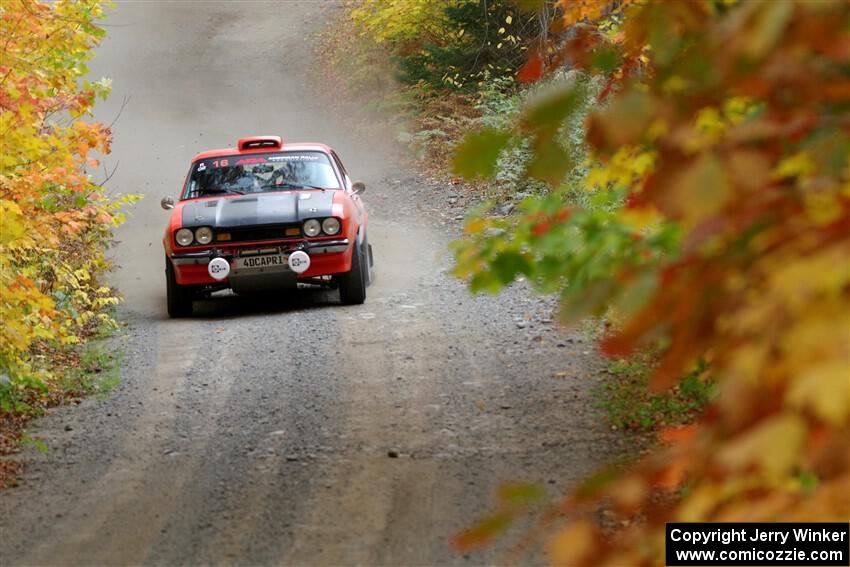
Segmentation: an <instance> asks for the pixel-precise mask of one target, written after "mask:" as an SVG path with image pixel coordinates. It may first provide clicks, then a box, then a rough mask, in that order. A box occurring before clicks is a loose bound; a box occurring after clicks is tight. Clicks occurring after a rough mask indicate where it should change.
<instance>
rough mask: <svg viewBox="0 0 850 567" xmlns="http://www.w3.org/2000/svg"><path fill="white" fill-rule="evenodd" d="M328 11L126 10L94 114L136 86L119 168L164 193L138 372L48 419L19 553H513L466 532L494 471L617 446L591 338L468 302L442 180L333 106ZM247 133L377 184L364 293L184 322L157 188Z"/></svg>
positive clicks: (7, 523)
mask: <svg viewBox="0 0 850 567" xmlns="http://www.w3.org/2000/svg"><path fill="white" fill-rule="evenodd" d="M335 6H336V3H335V2H321V1H292V0H290V1H282V2H223V1H221V2H188V1H186V2H160V1H157V2H153V1H151V2H141V1H139V2H128V3H124V2H119V3H118V5H117V6H116V8H115V9H114V10H113V11H112V13H111V16H110V18H109V20H108V21H107V30H108V33H109V37H108V39H107V40H106V41H105V42H104V44H103V46H102V47H101V48H100V49H99V51H98V55H97V58H96V60H95V61H94V62H93V65H92V75H93V76H94V77H96V78H97V77H99V76H109V77H111V78H112V79H113V81H114V93H113V95H112V98H111V99H110V100H109V101H108V102H106V103H104V104H102V105H100V108H99V115H98V116H97V118H98V119H100V120H102V121H106V122H111V121H112V120H113V119H114V118H115V117H116V115H118V113H119V108H120V106H121V104H122V101H124V100H125V97H126V99H127V100H126V107H125V108H124V110H123V112H121V113H120V117H119V118H118V120H117V122H116V123H115V126H114V128H115V139H114V145H113V150H114V153H113V154H112V155H111V156H110V157H109V158H108V159H107V160H106V166H107V168H109V170H110V171H111V169H112V168H113V167H115V166H116V165H117V169H116V171H115V174H114V175H113V176H112V178H111V179H110V180H109V182H108V186H109V187H110V189H111V190H112V191H115V192H121V193H132V192H141V193H144V194H145V195H146V199H145V200H143V201H142V202H141V203H139V204H138V206H137V207H136V208H135V210H134V212H133V213H132V218H131V219H130V220H129V222H128V223H127V224H126V225H125V226H124V227H123V228H122V229H121V230H120V232H119V234H118V238H119V240H120V242H119V244H118V245H117V247H116V249H115V252H114V256H115V260H116V262H117V263H118V265H119V266H120V269H119V270H118V271H117V272H116V273H115V274H114V275H113V278H112V281H113V282H114V284H116V285H117V286H118V287H119V288H120V290H121V292H122V293H123V294H124V296H125V302H124V303H123V305H122V307H121V308H120V316H121V317H122V318H123V319H124V320H125V321H127V322H128V326H127V329H126V330H124V331H122V333H121V334H120V336H119V337H118V338H117V339H116V340H115V341H114V342H115V344H116V346H117V347H118V348H120V349H121V350H122V351H123V352H124V369H123V372H122V382H121V384H120V385H119V386H118V387H117V388H116V389H115V390H114V391H113V392H112V393H111V394H109V395H108V396H107V397H105V398H103V399H90V400H88V401H86V402H85V403H84V404H83V405H82V406H80V407H68V408H62V409H59V410H57V411H55V412H53V413H52V414H51V415H50V416H48V417H47V418H45V419H43V420H41V421H40V422H39V423H38V424H37V425H35V426H34V428H33V429H32V430H31V431H30V434H31V435H33V436H35V437H39V438H42V439H44V440H45V441H46V442H47V443H48V445H49V447H50V451H49V452H48V453H47V454H45V455H41V454H39V453H38V452H37V451H35V450H33V449H28V450H27V451H26V452H25V453H24V456H23V458H24V460H25V464H26V471H27V472H26V473H25V476H24V478H23V479H22V484H21V486H20V487H18V488H15V489H12V490H7V491H4V492H0V534H2V537H0V565H129V564H140V563H144V564H163V565H174V564H234V563H235V564H282V565H343V564H345V565H348V564H358V565H447V564H487V563H492V562H498V561H499V560H500V558H501V557H502V556H501V555H500V553H501V551H500V550H499V548H498V547H497V548H496V549H493V550H489V551H487V552H484V553H480V554H473V555H470V556H468V557H464V556H461V555H457V554H455V553H454V552H452V550H451V549H450V547H449V545H448V540H449V538H450V537H451V535H452V534H453V533H456V531H457V530H459V529H460V528H462V527H464V526H466V525H468V524H469V523H470V522H471V521H472V520H474V519H475V518H476V517H478V516H479V515H480V514H482V513H483V512H485V511H487V510H489V509H490V508H491V505H492V502H493V494H494V491H495V489H496V488H497V487H498V486H499V484H500V483H501V482H503V481H508V480H522V481H532V482H538V483H541V484H542V485H544V486H546V487H547V489H548V490H549V492H550V493H551V494H552V495H553V496H554V495H556V494H558V493H559V491H561V490H563V489H564V488H565V487H566V486H568V485H569V484H570V483H572V482H575V481H576V480H577V479H579V478H580V477H582V476H583V475H585V474H587V473H588V472H590V471H592V470H593V469H594V467H595V466H597V465H598V464H599V462H600V460H601V459H604V458H605V457H606V455H607V454H608V451H609V450H610V449H608V447H609V446H610V435H609V434H608V433H606V430H605V427H604V425H602V423H601V421H600V419H599V416H598V414H597V412H595V411H594V410H593V409H592V408H591V407H590V395H589V391H590V388H591V386H592V384H593V383H594V380H595V379H596V378H594V376H595V375H597V373H598V370H599V368H600V362H599V359H598V357H597V355H596V354H595V353H594V352H593V349H592V346H591V345H590V344H589V343H587V342H586V341H584V339H583V338H582V335H581V334H580V333H575V332H573V333H564V332H563V331H559V330H557V329H555V328H554V326H553V325H552V324H551V322H549V321H547V318H548V317H550V316H551V315H550V308H549V304H548V303H546V302H545V301H542V300H539V299H536V298H534V297H533V296H531V295H529V294H527V293H524V292H523V291H521V290H512V291H509V292H508V293H506V294H503V295H501V296H498V297H489V296H487V297H472V296H470V295H469V294H468V292H467V291H466V289H465V288H464V287H463V285H462V284H461V283H460V282H457V281H455V280H453V279H452V278H451V277H450V276H449V275H448V273H447V271H448V269H449V268H450V256H449V254H448V252H447V251H446V245H447V243H448V242H449V240H450V239H451V234H450V231H449V230H448V229H445V228H441V226H440V224H439V223H437V222H434V219H433V218H432V217H431V216H429V215H431V213H430V212H429V211H431V210H433V209H439V208H441V207H443V206H444V204H445V203H444V201H445V199H446V197H445V193H444V192H443V193H441V190H440V188H436V189H435V188H433V187H428V186H426V185H424V184H423V183H421V182H420V180H419V179H418V178H417V177H416V176H415V174H413V173H412V172H411V170H410V169H409V168H407V167H406V166H405V165H404V164H403V163H402V162H401V161H400V160H399V159H398V158H397V157H394V153H393V152H394V148H393V146H394V143H393V139H392V136H391V135H387V136H386V139H385V140H383V141H382V140H380V139H379V140H376V139H375V138H374V137H371V138H369V139H367V138H365V137H364V135H362V134H361V133H360V132H359V131H358V128H356V127H353V126H351V124H350V123H348V122H346V121H345V120H342V119H341V118H339V116H338V112H336V113H335V111H334V109H333V108H330V107H329V105H330V106H333V104H332V103H336V102H339V101H338V100H335V98H336V93H335V92H328V90H327V89H324V92H317V91H320V90H323V89H320V88H319V86H318V84H316V83H314V82H313V79H312V78H311V77H314V76H315V73H313V71H314V70H315V66H317V65H320V62H319V61H318V60H317V58H316V56H315V55H314V53H313V51H312V45H311V44H312V39H313V34H314V33H315V32H317V31H318V30H319V29H321V27H322V26H323V25H324V23H325V22H326V21H327V18H328V13H329V11H331V10H333V9H335ZM250 134H281V135H283V136H284V137H285V138H286V139H287V140H290V141H324V142H327V143H328V144H330V145H332V146H333V147H335V148H336V149H337V150H338V151H339V153H340V155H341V156H342V158H343V160H344V161H345V162H346V164H347V166H348V169H349V170H350V171H351V172H352V173H353V174H354V176H355V177H357V178H360V179H362V180H364V181H365V182H366V185H367V187H368V189H367V191H366V193H365V201H366V203H367V205H368V206H369V207H370V209H371V214H372V218H371V228H370V241H371V243H372V244H373V246H374V250H375V255H376V267H377V280H376V282H375V284H374V285H373V286H372V287H371V288H370V289H369V292H368V293H369V295H368V298H367V301H366V303H365V305H362V306H354V307H343V306H340V305H338V303H337V301H338V300H337V296H336V293H333V292H310V291H304V292H301V293H298V294H297V295H295V296H290V297H283V298H281V299H279V300H275V301H269V300H268V299H262V300H257V299H253V300H252V299H250V298H248V299H245V298H241V297H235V296H234V297H224V298H217V299H214V300H210V301H205V302H203V303H199V304H198V305H197V311H198V314H197V315H196V316H195V317H194V318H192V319H188V320H174V321H172V320H169V319H167V318H166V315H165V279H164V275H163V266H164V263H163V262H164V257H163V252H162V247H161V243H160V239H161V236H162V231H163V229H164V226H165V222H166V219H167V213H165V212H164V211H162V210H161V209H160V208H159V199H160V198H161V197H162V196H164V195H169V194H170V195H176V194H177V192H178V190H179V187H180V186H181V183H182V180H183V176H184V175H185V172H186V168H187V167H188V163H189V160H190V159H191V157H192V156H193V155H194V154H195V153H196V152H198V151H201V150H204V149H209V148H214V147H225V146H229V145H232V144H233V143H234V142H235V140H236V138H237V137H239V136H242V135H250ZM444 191H448V189H445V190H444ZM559 373H560V374H559ZM390 454H392V455H394V457H391V456H390ZM395 455H397V456H395ZM537 559H539V557H537ZM537 559H535V558H528V560H529V561H534V560H537Z"/></svg>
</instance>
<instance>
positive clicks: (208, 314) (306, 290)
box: [192, 287, 340, 319]
mask: <svg viewBox="0 0 850 567" xmlns="http://www.w3.org/2000/svg"><path fill="white" fill-rule="evenodd" d="M339 305H340V303H339V296H338V292H336V291H334V290H326V289H321V288H318V287H303V288H299V289H297V290H285V291H278V292H269V293H252V294H250V295H236V294H234V293H230V292H224V293H220V294H214V295H213V296H212V297H210V298H208V299H201V300H196V301H195V309H194V313H193V315H192V317H193V318H195V319H235V318H238V317H242V316H246V315H259V314H266V315H277V314H281V313H289V312H295V311H313V310H316V309H323V308H326V307H339Z"/></svg>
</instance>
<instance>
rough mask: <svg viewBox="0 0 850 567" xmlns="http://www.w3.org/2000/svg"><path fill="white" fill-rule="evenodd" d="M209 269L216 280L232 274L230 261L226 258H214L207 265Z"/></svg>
mask: <svg viewBox="0 0 850 567" xmlns="http://www.w3.org/2000/svg"><path fill="white" fill-rule="evenodd" d="M207 271H208V272H209V273H210V275H211V276H212V277H213V279H216V280H219V281H221V280H223V279H224V278H226V277H227V276H228V274H230V262H228V261H227V260H225V259H224V258H213V259H212V260H210V263H209V265H208V266H207Z"/></svg>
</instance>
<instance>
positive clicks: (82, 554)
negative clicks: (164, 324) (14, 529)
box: [24, 324, 198, 565]
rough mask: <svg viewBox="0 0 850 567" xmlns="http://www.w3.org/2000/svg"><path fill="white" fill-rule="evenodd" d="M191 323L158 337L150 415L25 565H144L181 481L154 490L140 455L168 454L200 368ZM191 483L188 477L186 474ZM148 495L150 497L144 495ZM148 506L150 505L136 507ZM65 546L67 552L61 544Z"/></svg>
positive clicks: (145, 415)
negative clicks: (125, 531) (121, 529)
mask: <svg viewBox="0 0 850 567" xmlns="http://www.w3.org/2000/svg"><path fill="white" fill-rule="evenodd" d="M188 328H189V325H188V324H182V325H174V326H171V327H169V328H167V329H165V330H163V332H161V333H159V334H158V336H157V341H158V345H157V346H158V350H159V352H160V356H159V357H158V358H157V360H156V365H155V367H154V368H153V369H152V373H151V375H152V380H151V381H150V383H149V386H150V390H149V391H148V392H147V394H146V397H145V398H144V401H143V402H139V404H140V405H143V407H144V413H143V414H142V415H141V416H140V417H139V418H138V419H136V420H135V422H134V423H133V427H132V430H131V431H129V432H127V433H126V435H125V436H124V442H123V446H122V447H121V449H120V452H119V455H118V456H117V457H116V458H115V459H113V460H112V462H111V463H110V465H109V468H108V469H107V470H106V471H105V473H104V474H103V475H102V476H100V477H99V478H97V479H95V482H94V484H93V487H92V489H91V490H90V491H89V492H87V493H85V494H83V495H81V496H80V497H79V499H78V501H77V502H76V503H75V505H74V506H73V508H72V513H71V514H70V516H69V517H66V518H65V519H64V520H63V521H62V522H61V523H59V522H57V524H56V526H55V530H54V533H53V534H52V535H51V537H49V538H45V539H43V540H42V541H41V542H40V544H39V545H38V546H37V547H36V548H35V549H34V550H33V553H32V555H31V556H30V557H28V558H27V559H26V560H25V561H24V563H29V564H34V565H42V564H56V563H59V562H66V561H68V562H72V563H77V562H82V561H83V559H82V558H86V560H88V561H93V562H95V563H100V564H111V563H119V562H125V561H127V560H128V559H129V558H135V559H131V561H139V560H141V559H142V558H143V557H144V554H145V550H146V549H147V547H148V545H149V544H150V542H151V540H152V538H153V537H155V535H156V532H157V531H158V528H157V526H158V525H160V524H161V521H162V520H161V519H162V517H163V516H164V515H167V511H168V509H169V507H170V502H172V501H173V495H174V494H175V493H176V492H177V491H178V490H179V484H180V483H179V480H180V477H178V478H174V479H173V480H172V481H171V482H169V483H168V484H167V485H165V486H161V487H160V488H161V489H160V490H151V488H152V487H151V486H150V481H151V474H150V472H151V471H150V470H149V469H147V466H153V468H159V467H157V466H156V463H153V464H151V463H145V465H146V467H145V468H139V467H138V466H137V464H138V461H139V456H140V455H151V454H157V453H158V454H160V455H161V454H162V451H163V447H164V446H166V444H167V441H166V438H164V437H163V434H167V432H168V431H170V430H171V429H172V428H173V423H174V421H175V415H176V411H175V410H176V408H177V407H178V404H177V399H178V396H179V394H180V393H181V392H182V390H183V389H184V388H185V387H186V381H187V372H188V370H189V369H190V368H192V367H193V365H194V364H195V360H196V356H197V353H198V343H196V342H195V341H194V340H186V336H185V335H186V330H187V329H188ZM180 476H181V477H184V478H185V474H183V475H180ZM143 495H144V496H143ZM137 502H144V504H145V506H133V505H131V504H133V503H137ZM129 524H133V525H135V526H136V529H135V530H134V537H133V538H132V539H131V540H126V539H123V538H118V539H113V538H111V537H110V538H104V535H105V534H110V533H111V532H112V531H113V530H114V528H115V527H116V526H123V525H129ZM58 542H61V548H58V549H57V547H56V544H57V543H58Z"/></svg>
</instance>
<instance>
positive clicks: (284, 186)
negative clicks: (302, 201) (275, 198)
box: [262, 181, 327, 191]
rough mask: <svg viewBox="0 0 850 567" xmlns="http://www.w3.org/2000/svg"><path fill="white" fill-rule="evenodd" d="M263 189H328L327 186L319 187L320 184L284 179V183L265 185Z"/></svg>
mask: <svg viewBox="0 0 850 567" xmlns="http://www.w3.org/2000/svg"><path fill="white" fill-rule="evenodd" d="M262 188H263V189H315V190H316V191H327V189H326V188H325V187H319V186H318V185H305V184H304V183H293V182H291V181H284V182H283V183H279V184H277V185H263V187H262Z"/></svg>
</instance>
